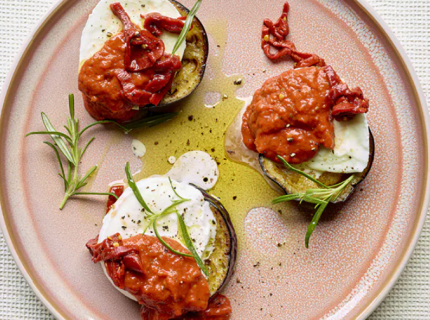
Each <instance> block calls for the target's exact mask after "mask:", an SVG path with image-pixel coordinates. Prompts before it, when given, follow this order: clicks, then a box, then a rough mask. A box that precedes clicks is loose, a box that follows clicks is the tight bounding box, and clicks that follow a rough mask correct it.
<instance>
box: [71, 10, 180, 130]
mask: <svg viewBox="0 0 430 320" xmlns="http://www.w3.org/2000/svg"><path fill="white" fill-rule="evenodd" d="M110 7H111V10H112V12H113V13H114V14H115V15H116V16H117V17H118V18H119V19H120V20H121V22H122V24H123V26H124V30H123V31H122V32H120V33H119V34H117V35H115V36H113V37H112V38H110V39H109V40H108V41H106V43H105V44H104V46H103V48H102V49H101V50H100V51H98V52H97V53H96V54H94V56H92V57H91V58H90V59H88V60H86V61H85V62H84V64H83V65H82V67H81V70H80V72H79V79H78V84H79V90H80V91H81V92H82V94H83V97H84V103H85V108H86V109H87V111H88V112H89V113H90V115H91V116H92V117H93V118H95V119H97V120H104V119H113V120H117V121H121V122H124V121H128V120H130V119H132V118H133V116H135V115H136V114H137V112H138V110H139V107H144V106H147V105H158V104H159V103H160V101H161V100H162V99H163V97H164V95H165V94H166V93H167V91H168V90H170V88H171V86H172V83H173V79H174V75H175V73H176V71H178V70H179V69H181V67H182V64H181V61H180V59H179V57H178V56H177V55H170V54H167V53H166V52H165V51H164V43H163V41H162V40H161V39H159V38H157V36H160V35H161V34H162V29H164V30H167V31H169V32H175V33H180V32H181V30H182V27H183V26H184V21H183V19H182V18H180V19H173V18H168V17H164V16H161V15H160V14H158V13H150V14H148V15H147V16H146V17H145V23H144V29H139V28H138V27H137V26H136V25H134V24H133V23H132V21H131V20H130V17H129V16H128V14H127V13H126V12H125V10H124V9H123V7H122V6H121V5H120V4H119V3H112V4H111V5H110Z"/></svg>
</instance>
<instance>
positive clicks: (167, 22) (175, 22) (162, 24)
mask: <svg viewBox="0 0 430 320" xmlns="http://www.w3.org/2000/svg"><path fill="white" fill-rule="evenodd" d="M141 17H142V18H144V19H145V22H144V24H143V27H144V28H145V29H146V30H148V31H149V32H151V33H152V34H153V35H154V36H157V37H159V36H161V35H162V34H163V30H162V29H164V30H166V31H168V32H172V33H181V31H182V28H183V27H184V23H185V19H186V18H187V17H186V16H184V17H179V18H170V17H166V16H163V15H161V14H160V13H158V12H151V13H148V14H147V15H141Z"/></svg>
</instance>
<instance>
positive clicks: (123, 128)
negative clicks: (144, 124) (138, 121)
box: [79, 120, 131, 136]
mask: <svg viewBox="0 0 430 320" xmlns="http://www.w3.org/2000/svg"><path fill="white" fill-rule="evenodd" d="M104 123H112V124H114V125H116V126H118V127H119V128H121V129H122V130H124V132H125V133H129V132H130V131H131V129H127V128H126V127H124V126H123V125H121V124H119V123H118V122H116V121H113V120H100V121H96V122H93V123H91V124H89V125H88V126H86V127H85V128H83V129H82V130H81V132H79V136H81V135H82V134H83V133H84V132H85V131H87V130H88V129H89V128H91V127H94V126H96V125H98V124H104Z"/></svg>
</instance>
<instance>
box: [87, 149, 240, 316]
mask: <svg viewBox="0 0 430 320" xmlns="http://www.w3.org/2000/svg"><path fill="white" fill-rule="evenodd" d="M126 174H127V180H128V184H129V187H128V188H125V186H124V184H116V185H114V186H111V188H110V192H111V193H115V195H116V196H117V198H118V199H116V198H115V197H113V196H110V197H109V201H108V204H107V214H106V215H105V217H104V218H103V223H102V228H101V230H100V232H99V235H98V236H97V237H96V238H95V239H92V240H90V241H89V242H88V243H87V248H88V249H89V250H90V253H91V255H92V260H93V262H101V265H102V268H103V271H104V272H105V274H106V276H107V278H108V279H109V280H110V282H111V283H112V284H113V285H114V287H115V288H116V289H118V290H119V291H120V292H121V293H122V294H124V295H125V296H127V297H128V298H130V299H132V300H135V301H137V302H138V303H139V304H140V305H141V314H142V318H143V319H148V318H149V319H155V318H157V317H158V318H163V319H173V318H177V317H180V316H182V315H185V314H187V313H189V312H192V313H197V315H199V313H204V312H216V313H220V314H224V315H225V316H226V317H227V316H229V315H230V313H231V306H230V302H229V300H228V298H227V297H224V296H222V294H220V291H221V290H222V289H223V288H224V286H225V285H226V283H227V282H228V280H229V279H230V277H231V275H232V274H233V268H234V264H235V261H236V252H237V241H236V234H235V231H234V228H233V225H232V223H231V220H230V217H229V214H228V212H227V210H226V209H225V208H224V206H223V205H222V204H221V203H220V202H219V201H218V200H217V199H216V198H214V197H212V196H210V195H209V194H208V193H207V192H206V191H205V190H208V189H210V188H212V187H213V186H214V185H215V183H216V181H217V178H218V176H219V172H218V167H217V163H216V162H215V160H213V159H212V158H211V156H210V155H209V154H207V153H205V152H202V151H190V152H187V153H185V154H183V155H182V156H181V157H179V158H178V159H177V160H176V162H175V163H174V165H173V166H172V168H171V169H170V171H169V172H168V173H166V175H163V176H160V175H154V176H150V177H148V178H145V179H142V180H139V181H136V182H135V181H134V179H133V177H132V175H131V173H130V167H129V165H128V164H127V166H126ZM195 297H198V299H195ZM158 318H157V319H158Z"/></svg>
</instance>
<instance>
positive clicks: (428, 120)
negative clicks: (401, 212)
mask: <svg viewBox="0 0 430 320" xmlns="http://www.w3.org/2000/svg"><path fill="white" fill-rule="evenodd" d="M71 1H72V0H58V1H57V2H56V3H54V4H53V5H52V7H51V9H49V10H48V12H47V13H46V14H45V15H44V16H43V17H42V18H41V19H40V20H39V22H38V23H37V24H36V26H35V27H34V28H33V29H32V31H31V32H30V33H29V34H28V36H27V38H26V40H25V41H24V43H23V45H22V46H21V48H20V50H19V51H18V53H17V55H16V56H15V58H14V61H13V63H12V65H11V67H10V70H9V72H8V74H7V76H6V79H5V82H4V84H3V87H2V92H1V95H0V138H1V136H2V131H1V128H2V127H3V126H2V124H3V122H4V113H3V110H4V109H3V106H4V104H5V102H6V99H7V97H8V96H9V90H10V85H11V83H13V81H14V80H15V76H16V72H17V70H18V69H19V68H20V65H21V63H22V61H23V58H24V56H26V55H27V54H28V51H29V47H30V46H31V45H32V43H33V41H34V39H35V38H36V37H37V36H38V35H39V34H40V33H41V32H42V30H43V29H44V27H45V26H46V24H47V23H48V22H49V21H50V19H51V18H52V17H53V16H54V15H55V14H57V12H58V11H60V10H61V9H62V8H63V7H64V6H65V4H66V3H69V2H71ZM351 1H352V2H353V3H354V4H356V5H357V6H358V7H359V8H360V10H362V11H363V13H365V14H366V16H367V17H368V18H370V20H371V21H372V23H374V25H375V26H376V27H377V28H378V30H379V31H380V32H381V33H382V34H383V35H384V38H385V39H386V40H387V41H388V43H389V45H390V46H391V47H392V48H393V49H395V52H394V53H395V56H396V57H397V59H399V61H400V63H401V64H402V67H403V69H404V71H405V73H406V75H407V78H408V82H409V83H411V84H413V86H412V90H413V93H414V96H415V99H416V100H417V102H418V104H419V108H418V109H419V111H420V117H419V119H420V120H421V122H422V128H423V129H424V130H423V131H424V132H423V138H424V139H423V143H424V145H425V147H426V150H427V152H424V158H425V159H424V166H425V172H426V175H425V183H424V188H423V189H422V199H423V201H422V202H421V203H420V208H419V209H418V210H417V212H418V213H419V217H418V219H416V221H415V225H414V226H413V228H412V231H411V232H412V236H410V237H409V238H408V239H407V242H406V244H405V245H404V246H403V250H402V252H401V253H400V255H399V256H400V258H399V262H398V263H397V265H396V266H395V269H394V270H393V271H392V272H391V274H390V275H389V276H388V277H387V279H385V280H384V283H383V284H381V288H379V290H378V291H377V292H376V293H375V294H374V297H373V298H372V299H371V300H370V301H369V302H368V303H367V304H366V305H365V306H364V307H362V308H360V309H359V310H358V311H357V314H356V316H355V318H356V319H360V320H361V319H363V320H364V319H366V318H367V317H368V316H369V315H370V314H371V313H372V312H373V311H374V310H375V309H376V308H377V307H378V306H379V305H380V304H381V302H382V301H383V300H384V298H385V297H386V296H387V295H388V293H389V292H390V291H391V289H392V288H393V287H394V285H395V283H396V281H397V280H398V278H399V277H400V275H401V273H402V271H403V270H404V268H405V267H406V264H407V263H408V261H409V259H410V258H411V256H412V253H413V251H414V249H415V247H416V245H417V242H418V239H419V237H420V235H421V232H422V229H423V226H424V223H425V219H426V216H427V211H428V208H429V202H430V194H429V193H428V192H426V191H427V190H429V189H430V172H429V163H428V160H429V158H430V149H429V145H428V141H430V115H429V112H428V108H427V101H426V98H425V95H424V92H423V89H422V86H421V84H420V81H419V79H418V76H417V73H416V71H415V69H414V67H413V65H412V62H411V61H410V59H409V57H408V55H407V54H406V51H405V50H404V49H403V47H402V45H401V44H400V41H399V40H398V39H397V37H396V36H395V35H394V33H393V32H392V31H391V29H390V27H389V26H388V24H387V23H386V22H385V21H384V20H383V19H382V18H381V17H380V15H379V14H378V13H377V12H376V10H375V9H374V8H373V7H372V6H371V5H370V4H369V3H367V1H366V0H351ZM0 174H1V172H0ZM2 190H3V187H2V186H1V185H0V228H1V230H2V232H3V237H4V239H5V241H6V244H7V245H8V248H9V252H10V253H11V255H12V257H13V259H14V260H15V263H16V264H17V266H18V268H19V270H20V272H21V274H22V275H23V277H24V278H25V280H26V281H27V283H28V284H29V285H30V287H31V289H32V290H33V292H34V293H35V294H36V296H37V297H38V298H39V299H40V300H41V302H42V303H43V304H44V305H45V306H46V307H47V308H48V310H49V311H50V312H51V313H52V314H53V315H54V316H55V317H56V318H57V319H59V320H66V319H67V317H66V316H65V315H64V313H63V312H61V311H60V310H61V308H58V307H57V306H56V304H55V303H54V302H53V301H51V300H49V299H48V298H47V297H45V295H44V294H43V291H44V290H43V289H42V288H41V287H39V286H38V284H37V283H36V281H34V280H33V278H32V276H31V275H30V272H29V271H28V270H27V268H26V266H25V263H24V262H23V261H22V259H21V257H20V253H19V252H18V250H17V247H16V245H15V242H16V240H14V239H13V237H12V236H11V233H10V232H9V228H8V225H7V222H6V220H5V216H4V215H3V212H5V211H6V210H5V208H4V206H5V205H4V198H3V192H2Z"/></svg>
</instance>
